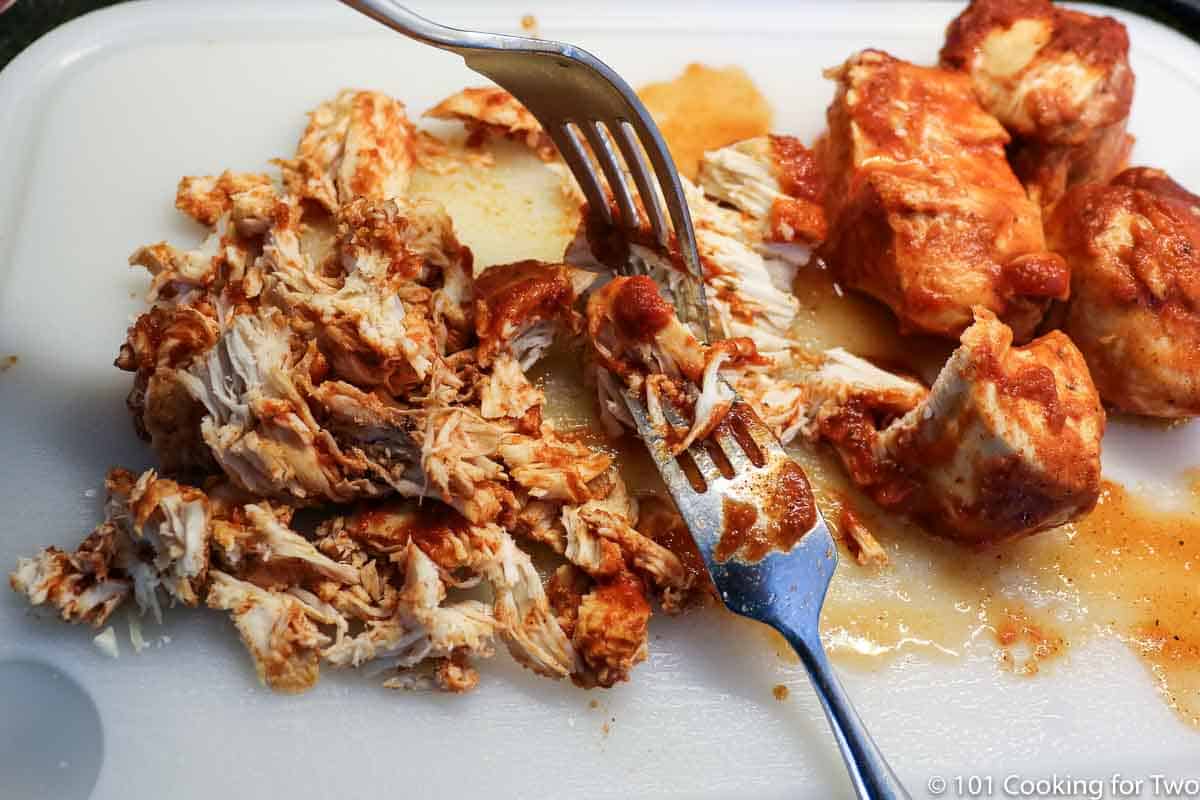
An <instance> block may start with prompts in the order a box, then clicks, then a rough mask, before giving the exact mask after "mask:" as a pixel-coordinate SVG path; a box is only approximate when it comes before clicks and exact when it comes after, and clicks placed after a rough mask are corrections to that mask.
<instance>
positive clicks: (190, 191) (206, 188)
mask: <svg viewBox="0 0 1200 800" xmlns="http://www.w3.org/2000/svg"><path fill="white" fill-rule="evenodd" d="M263 189H272V184H271V179H270V177H268V176H266V175H263V174H261V173H257V172H231V171H230V170H225V171H224V172H222V173H221V174H220V175H203V176H188V177H185V178H181V179H180V181H179V188H178V189H177V190H176V192H175V207H176V208H177V209H179V210H180V211H182V212H183V213H184V214H187V215H188V216H189V217H191V218H192V219H194V220H196V221H197V222H199V223H201V224H203V225H208V226H213V225H216V224H217V220H219V219H220V218H221V217H222V216H224V215H225V214H228V213H230V212H231V211H232V210H233V206H234V202H233V198H234V197H236V196H238V195H241V194H245V193H250V194H251V195H253V194H254V193H256V192H259V191H261V190H263ZM271 194H272V195H273V194H274V192H273V191H272V192H271ZM239 232H241V233H243V235H253V231H252V230H251V231H239ZM257 232H258V233H262V231H261V230H259V231H257Z"/></svg>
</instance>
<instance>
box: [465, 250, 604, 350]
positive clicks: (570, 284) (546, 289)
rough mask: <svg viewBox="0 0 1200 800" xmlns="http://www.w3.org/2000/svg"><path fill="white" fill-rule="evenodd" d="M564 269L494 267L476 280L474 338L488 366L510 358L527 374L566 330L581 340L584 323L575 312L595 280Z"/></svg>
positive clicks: (531, 264)
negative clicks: (580, 295)
mask: <svg viewBox="0 0 1200 800" xmlns="http://www.w3.org/2000/svg"><path fill="white" fill-rule="evenodd" d="M580 273H581V270H576V269H573V268H571V267H568V266H567V265H565V264H547V263H544V262H541V261H519V262H517V263H515V264H503V265H498V266H494V267H490V268H489V269H487V270H485V271H484V272H483V273H482V274H480V275H479V277H477V278H476V279H475V297H476V300H475V333H476V335H477V336H478V337H479V349H478V356H479V362H480V364H482V365H483V366H488V365H490V364H491V363H492V361H493V359H495V358H496V357H497V356H498V355H500V354H501V353H504V352H508V353H510V354H511V355H512V356H513V357H514V358H516V360H517V362H518V363H519V364H520V366H521V368H522V369H529V368H530V367H531V366H533V364H534V363H535V362H536V361H537V360H538V359H540V358H541V357H542V354H543V353H545V352H546V349H547V348H548V347H549V346H550V345H551V344H552V343H553V341H554V337H555V334H556V332H557V331H558V330H559V329H561V330H563V331H564V332H566V333H568V334H576V333H578V332H579V330H580V328H581V323H582V320H581V319H580V316H579V313H578V312H577V311H576V310H575V298H576V294H577V292H578V287H579V286H580V285H586V283H589V282H590V280H591V276H588V275H586V274H585V275H580Z"/></svg>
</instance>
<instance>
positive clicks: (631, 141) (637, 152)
mask: <svg viewBox="0 0 1200 800" xmlns="http://www.w3.org/2000/svg"><path fill="white" fill-rule="evenodd" d="M611 130H612V134H613V138H614V139H616V140H617V147H619V148H620V149H621V154H622V155H623V156H624V157H625V165H626V166H627V167H628V168H629V173H630V174H631V175H632V176H633V182H634V183H635V184H637V188H638V194H639V195H641V198H642V208H644V209H645V210H646V216H647V217H649V218H650V227H651V228H653V229H654V238H655V239H656V240H657V241H658V243H659V244H660V245H661V246H663V247H666V246H667V245H668V243H669V242H670V240H669V238H668V233H667V221H666V219H664V218H663V210H662V204H661V201H660V198H659V189H658V184H657V183H651V181H650V167H649V165H647V164H646V156H645V155H644V154H643V153H642V146H641V145H640V144H638V142H637V140H636V139H635V138H634V135H633V128H632V127H631V126H630V124H629V123H628V122H625V121H622V122H621V123H620V124H618V125H616V126H615V127H614V128H612V129H611Z"/></svg>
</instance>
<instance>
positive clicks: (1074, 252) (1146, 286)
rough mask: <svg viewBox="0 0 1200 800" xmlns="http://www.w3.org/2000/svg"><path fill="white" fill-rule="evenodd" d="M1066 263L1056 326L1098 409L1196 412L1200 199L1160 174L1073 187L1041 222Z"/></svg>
mask: <svg viewBox="0 0 1200 800" xmlns="http://www.w3.org/2000/svg"><path fill="white" fill-rule="evenodd" d="M1046 236H1047V239H1048V240H1049V242H1050V246H1051V247H1053V248H1054V249H1055V250H1056V251H1058V252H1059V253H1061V254H1062V255H1063V256H1064V257H1065V258H1066V259H1067V262H1068V263H1069V264H1070V265H1071V299H1070V301H1069V303H1068V305H1067V308H1066V312H1065V314H1064V316H1063V321H1062V329H1063V331H1064V332H1066V334H1067V335H1068V336H1070V337H1071V341H1073V342H1074V343H1075V344H1076V345H1078V347H1079V349H1080V351H1082V352H1083V357H1084V359H1085V360H1086V361H1087V365H1088V368H1089V370H1090V371H1091V374H1092V379H1093V380H1094V381H1095V382H1096V387H1097V388H1098V389H1099V390H1100V397H1101V398H1103V399H1104V401H1105V402H1106V403H1108V404H1109V405H1111V406H1113V407H1114V408H1117V409H1120V410H1122V411H1128V412H1131V413H1134V414H1147V415H1151V416H1156V417H1189V416H1195V415H1198V414H1200V197H1197V196H1196V195H1194V194H1192V193H1191V192H1189V191H1187V190H1186V189H1184V188H1183V187H1182V186H1180V185H1179V184H1177V183H1175V181H1173V180H1171V178H1170V177H1169V176H1168V175H1167V174H1166V173H1165V172H1162V171H1161V170H1155V169H1148V168H1144V167H1139V168H1136V169H1130V170H1126V171H1125V172H1122V173H1121V174H1120V175H1118V176H1117V177H1116V178H1115V179H1114V180H1113V181H1112V183H1111V184H1090V185H1086V186H1078V187H1076V188H1074V189H1072V190H1071V191H1069V192H1068V193H1067V195H1066V196H1065V197H1064V198H1063V199H1062V201H1061V202H1060V203H1059V205H1058V207H1057V208H1056V209H1055V211H1054V213H1053V215H1052V216H1051V218H1050V220H1049V222H1048V224H1047V226H1046Z"/></svg>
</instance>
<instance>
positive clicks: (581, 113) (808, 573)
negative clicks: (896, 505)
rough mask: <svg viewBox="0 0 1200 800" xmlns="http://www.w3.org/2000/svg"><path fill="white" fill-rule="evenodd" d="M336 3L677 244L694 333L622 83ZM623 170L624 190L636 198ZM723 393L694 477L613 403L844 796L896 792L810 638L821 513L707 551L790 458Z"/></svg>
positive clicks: (700, 317)
mask: <svg viewBox="0 0 1200 800" xmlns="http://www.w3.org/2000/svg"><path fill="white" fill-rule="evenodd" d="M342 2H344V3H345V4H346V5H348V6H350V7H352V8H355V9H357V10H358V11H361V12H362V13H364V14H366V15H367V16H369V17H371V18H373V19H375V20H377V21H379V22H382V23H383V24H385V25H387V26H389V27H391V28H393V29H395V30H397V31H399V32H400V33H403V34H404V35H406V36H409V37H411V38H414V39H417V40H418V41H421V42H424V43H426V44H430V45H433V46H435V47H439V48H442V49H443V50H449V51H451V52H454V53H457V54H458V55H460V56H462V58H463V60H464V61H465V62H466V63H467V66H468V67H470V68H471V69H473V70H475V71H476V72H479V73H482V74H483V75H486V76H487V77H489V78H491V79H492V80H493V81H495V82H496V83H497V84H499V85H500V86H502V87H503V88H505V89H507V90H508V91H509V92H511V93H512V95H513V96H514V97H516V98H517V99H518V100H519V101H520V102H521V103H523V104H524V105H525V106H526V108H528V109H529V110H530V112H532V113H533V115H534V116H535V117H537V119H538V121H539V122H540V123H541V124H542V127H543V128H544V129H545V130H546V133H547V134H548V135H549V136H550V138H551V139H552V140H553V141H554V144H555V145H556V146H557V147H558V150H559V152H560V153H561V154H562V156H563V159H564V160H565V161H566V162H567V165H568V166H569V167H570V169H571V172H572V173H573V174H574V176H575V179H576V180H577V181H578V182H579V185H580V188H581V189H582V190H583V193H584V196H585V197H586V198H587V200H588V205H589V207H590V208H591V209H592V210H593V213H597V214H599V215H600V216H601V219H602V221H603V222H604V223H605V224H608V225H610V226H614V227H617V228H623V229H624V230H625V231H626V232H628V233H630V234H634V233H640V232H642V231H644V230H645V225H644V222H648V223H649V227H650V229H651V230H652V231H653V233H654V238H655V239H656V240H657V242H658V244H659V246H660V247H662V248H663V249H664V250H665V249H669V248H671V246H672V245H674V246H675V248H677V251H678V252H679V254H680V255H681V256H682V259H683V262H684V265H685V266H686V268H687V270H688V273H689V275H690V279H689V280H684V281H682V282H681V285H680V287H678V289H677V290H676V291H675V292H673V295H674V300H675V304H676V309H677V311H678V313H679V316H680V318H681V319H682V320H683V321H684V322H686V323H688V324H689V325H691V326H692V328H693V329H694V330H697V331H699V332H700V333H701V334H702V338H704V339H705V340H707V332H708V309H707V305H706V303H705V298H704V284H703V278H702V275H703V273H702V271H701V266H700V256H699V253H698V252H697V249H696V238H695V233H694V231H693V229H692V221H691V216H690V215H689V213H688V208H687V202H686V200H685V198H684V194H683V187H682V186H681V185H680V182H679V175H678V173H677V172H676V171H675V165H674V162H673V161H672V160H671V157H670V155H669V153H668V151H667V147H666V144H665V143H664V142H663V139H662V136H661V134H660V133H659V131H658V127H657V126H656V125H655V124H654V121H653V119H651V117H650V114H649V113H648V112H647V111H646V109H645V107H644V106H643V105H642V103H641V101H640V100H639V99H638V97H637V94H636V93H634V91H633V89H631V88H630V86H629V84H627V83H626V82H625V81H624V80H623V79H622V78H621V77H620V76H619V75H617V74H616V73H615V72H614V71H613V70H612V69H610V68H609V67H608V66H607V65H606V64H604V63H603V62H601V61H600V60H599V59H597V58H596V57H595V56H593V55H591V54H590V53H588V52H586V51H584V50H581V49H579V48H577V47H573V46H572V45H569V44H560V43H558V42H551V41H546V40H541V39H530V38H525V37H520V36H502V35H498V34H491V33H479V32H475V31H465V30H457V29H455V28H448V27H445V26H443V25H438V24H436V23H434V22H431V21H429V20H427V19H425V18H423V17H420V16H418V15H417V14H414V13H413V12H411V11H409V10H408V9H406V8H405V7H403V6H402V5H400V4H399V3H396V2H394V1H393V0H342ZM585 143H586V146H585ZM614 143H615V146H614ZM643 152H644V153H645V155H646V156H648V157H649V160H650V164H651V165H653V170H654V172H653V175H654V178H655V179H656V180H655V179H652V178H651V173H650V170H649V168H648V167H647V165H646V160H645V158H644V156H643ZM618 154H619V155H618ZM593 159H595V161H596V162H598V163H599V165H600V169H599V172H597V169H596V167H595V166H594V163H593ZM627 175H628V176H629V178H631V179H632V182H633V184H634V186H635V187H636V189H637V193H638V200H640V208H639V203H638V202H637V201H636V200H635V199H634V195H633V193H632V192H631V190H630V186H629V182H628V180H627V178H626V176H627ZM610 193H611V196H612V197H613V199H614V200H615V204H616V209H615V213H614V209H613V208H612V204H610V202H609V199H608V198H609V195H610ZM660 199H661V201H662V202H663V203H665V205H666V208H667V215H668V216H669V223H670V224H669V225H668V216H664V214H663V211H662V206H661V205H660ZM642 213H645V215H646V217H647V219H646V220H643V219H642ZM672 237H673V238H674V241H673V242H672ZM626 271H628V272H632V267H629V266H626ZM726 388H728V387H726ZM729 391H730V392H732V390H729ZM732 396H733V397H734V401H733V402H734V404H735V405H736V406H738V408H736V409H735V411H734V412H733V415H732V417H731V419H734V418H736V421H738V422H740V424H741V425H742V428H743V431H744V433H745V434H746V435H747V436H748V437H749V441H747V443H746V445H747V446H743V444H742V443H739V441H738V437H737V436H735V435H734V433H733V432H732V431H731V430H730V428H729V427H728V426H721V427H719V428H718V430H717V432H716V433H715V434H714V435H713V436H712V437H711V438H710V440H709V441H708V444H710V445H712V446H716V447H719V448H720V453H721V454H723V456H724V458H723V461H724V462H725V463H723V464H722V463H718V461H717V460H714V458H713V456H712V455H710V453H709V451H708V450H706V449H705V446H704V444H705V443H697V444H695V445H693V446H692V447H690V448H689V449H688V450H687V451H686V453H687V455H688V457H689V458H690V460H691V462H692V464H693V465H694V466H695V471H696V473H698V474H693V476H691V477H689V475H688V474H687V473H686V472H685V470H684V468H683V467H682V466H681V463H680V461H679V460H678V459H677V457H676V456H675V455H673V454H672V452H671V450H670V448H669V446H668V443H667V442H666V441H665V440H664V437H663V433H662V432H661V431H659V430H658V429H657V428H656V426H655V425H654V424H652V423H651V421H650V419H649V418H648V416H647V411H646V407H645V405H644V404H643V402H642V400H641V398H640V397H638V396H637V395H635V394H633V393H627V395H626V403H627V405H628V406H629V409H630V412H631V413H632V415H633V418H634V420H635V421H636V423H637V427H638V432H639V433H640V434H641V436H642V438H643V439H644V440H645V442H646V446H647V447H648V448H649V450H650V453H651V455H652V457H653V458H654V461H655V463H656V464H657V465H658V468H659V471H660V472H661V473H662V476H663V479H664V480H665V481H666V484H667V488H668V490H669V491H670V493H671V496H672V497H673V498H674V500H675V503H676V505H678V507H679V511H680V513H681V514H682V515H683V518H684V520H685V521H686V522H687V525H688V528H689V530H690V531H691V533H692V537H693V538H694V539H695V540H696V544H697V546H698V547H699V549H700V552H701V554H702V555H703V556H704V561H705V563H706V564H707V566H708V569H709V572H710V574H711V575H712V578H713V582H714V583H715V584H716V586H717V588H718V590H719V592H720V594H721V598H722V600H723V601H724V603H725V605H726V606H727V607H728V608H729V609H730V610H732V611H734V612H735V613H738V614H741V615H743V616H746V617H750V618H751V619H755V620H758V621H760V622H764V623H766V624H768V625H770V626H772V627H773V628H775V629H776V630H778V631H779V632H780V633H781V634H783V636H785V637H786V638H787V640H788V641H789V642H790V643H791V645H792V647H793V648H795V650H796V653H797V654H798V655H799V656H800V658H801V661H802V662H803V663H804V666H805V667H806V668H807V669H808V673H809V676H810V678H811V679H812V684H813V688H814V689H815V690H816V692H817V696H818V697H819V698H820V700H821V704H822V706H823V707H824V709H825V714H826V716H827V717H828V719H829V722H830V725H831V726H832V728H833V732H834V736H835V737H836V739H837V743H838V747H839V748H840V750H841V752H842V756H843V758H844V759H845V761H846V766H847V769H848V770H849V772H850V777H851V781H852V783H853V786H854V790H855V792H856V793H857V795H858V796H859V797H860V798H878V799H879V800H885V799H890V798H908V793H907V792H906V791H905V790H904V787H903V786H902V785H901V784H900V781H899V780H898V779H897V778H896V776H895V774H894V773H893V772H892V770H891V768H890V767H889V766H888V764H887V762H886V761H885V760H884V758H883V755H882V754H881V753H880V751H879V748H878V747H877V746H876V745H875V743H874V741H872V739H871V736H870V734H869V733H868V732H867V730H866V728H865V727H864V726H863V724H862V721H861V720H860V719H859V718H858V715H857V714H856V713H855V711H854V709H853V707H852V706H851V704H850V700H849V698H848V697H847V696H846V693H845V690H844V689H843V688H842V686H841V684H840V683H839V681H838V679H837V676H836V675H835V674H834V672H833V668H832V667H831V666H830V664H829V661H828V659H827V657H826V655H825V651H824V648H823V647H822V644H821V638H820V633H819V630H818V622H819V620H820V614H821V605H822V603H823V602H824V599H825V592H826V589H827V588H828V586H829V581H830V579H831V578H832V577H833V573H834V570H835V568H836V567H837V560H838V557H837V547H836V545H835V544H834V541H833V537H832V536H831V535H830V533H829V528H828V527H827V526H826V525H825V521H824V520H823V519H822V518H821V516H820V513H819V512H818V513H817V517H816V524H815V525H814V526H813V527H812V528H811V529H810V530H808V531H807V532H806V533H804V534H803V535H802V536H801V537H800V539H799V541H798V542H797V543H796V545H795V546H794V547H793V548H792V549H791V550H790V551H789V552H786V553H783V552H778V551H776V552H773V553H770V554H768V555H766V557H765V558H762V559H761V560H760V561H757V562H756V563H749V562H747V561H745V560H743V559H739V558H737V557H732V558H719V557H718V555H719V552H718V548H719V545H720V539H721V534H722V531H725V530H727V528H728V527H729V525H730V523H731V520H730V519H727V516H728V509H729V508H730V507H731V506H729V504H728V503H727V501H732V502H734V503H737V502H743V503H748V504H751V505H754V506H760V505H761V504H762V499H761V497H760V496H759V495H760V494H761V490H762V486H763V484H764V483H767V482H769V481H770V478H771V476H772V474H774V473H775V471H777V470H778V469H779V467H780V466H781V465H783V464H784V463H786V462H788V461H790V457H789V456H788V455H787V453H786V452H785V451H784V449H783V447H782V446H781V445H780V444H779V442H778V440H777V439H776V438H775V436H774V435H773V434H772V433H771V431H770V430H769V429H768V428H767V427H766V426H765V425H764V424H763V423H762V422H761V421H760V420H759V419H758V418H757V417H756V416H755V415H754V413H753V412H752V411H750V409H749V407H747V406H745V405H744V403H742V401H741V399H740V398H737V396H736V394H733V395H732ZM664 411H666V413H667V414H668V418H669V420H670V421H671V422H672V424H684V421H683V420H682V419H681V418H680V415H679V413H678V411H676V410H675V409H672V408H665V409H664Z"/></svg>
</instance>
